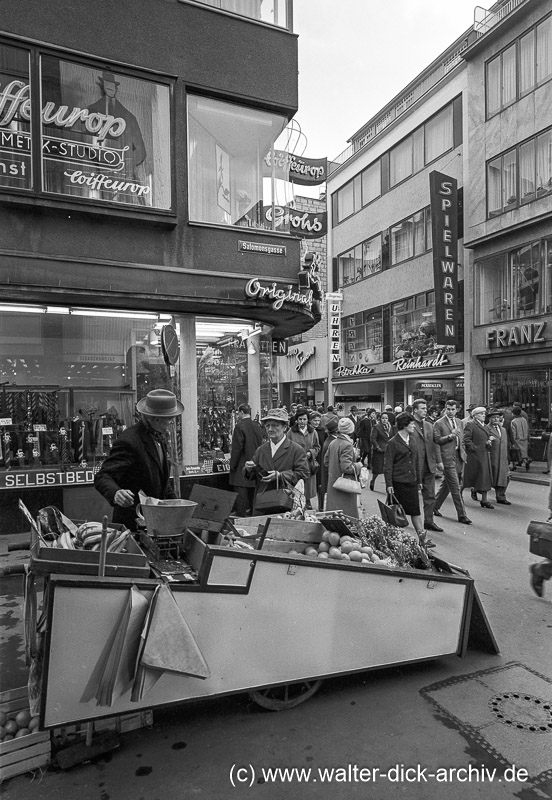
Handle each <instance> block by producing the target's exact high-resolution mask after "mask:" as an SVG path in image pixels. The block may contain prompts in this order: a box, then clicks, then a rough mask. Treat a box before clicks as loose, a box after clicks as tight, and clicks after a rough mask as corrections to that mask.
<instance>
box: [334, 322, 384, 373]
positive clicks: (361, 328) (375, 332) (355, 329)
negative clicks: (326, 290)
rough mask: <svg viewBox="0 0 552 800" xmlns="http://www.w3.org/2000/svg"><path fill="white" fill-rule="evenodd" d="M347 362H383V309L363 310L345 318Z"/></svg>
mask: <svg viewBox="0 0 552 800" xmlns="http://www.w3.org/2000/svg"><path fill="white" fill-rule="evenodd" d="M343 340H344V343H345V363H346V365H347V366H354V365H355V364H381V363H382V362H383V316H382V311H381V309H379V310H377V311H362V312H359V313H358V314H352V315H351V316H350V317H344V318H343Z"/></svg>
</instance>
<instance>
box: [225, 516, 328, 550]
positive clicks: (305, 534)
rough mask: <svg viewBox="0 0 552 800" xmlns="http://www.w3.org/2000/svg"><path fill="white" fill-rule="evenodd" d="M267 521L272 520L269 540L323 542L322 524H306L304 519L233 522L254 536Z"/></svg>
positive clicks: (259, 518)
mask: <svg viewBox="0 0 552 800" xmlns="http://www.w3.org/2000/svg"><path fill="white" fill-rule="evenodd" d="M267 519H270V525H269V526H268V533H267V538H270V539H282V540H290V541H293V542H314V543H315V544H318V543H319V542H321V541H322V534H323V533H324V526H323V525H322V524H321V523H320V522H305V520H302V519H286V518H284V517H273V516H271V517H267V516H264V517H236V518H235V519H234V520H233V522H234V526H235V527H236V528H243V529H244V530H245V531H247V533H248V534H252V533H257V530H258V528H259V525H264V524H265V522H266V520H267ZM263 549H266V548H263Z"/></svg>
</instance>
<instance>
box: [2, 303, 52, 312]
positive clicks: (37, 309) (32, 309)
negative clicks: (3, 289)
mask: <svg viewBox="0 0 552 800" xmlns="http://www.w3.org/2000/svg"><path fill="white" fill-rule="evenodd" d="M0 311H13V312H14V313H15V314H45V313H46V309H45V308H44V306H14V305H12V304H11V303H0Z"/></svg>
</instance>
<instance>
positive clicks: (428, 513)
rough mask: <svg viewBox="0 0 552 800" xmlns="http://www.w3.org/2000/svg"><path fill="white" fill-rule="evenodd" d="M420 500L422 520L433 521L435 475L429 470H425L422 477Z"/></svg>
mask: <svg viewBox="0 0 552 800" xmlns="http://www.w3.org/2000/svg"><path fill="white" fill-rule="evenodd" d="M422 500H423V502H424V522H433V509H434V508H435V475H434V474H433V472H430V471H429V470H425V471H424V474H423V477H422Z"/></svg>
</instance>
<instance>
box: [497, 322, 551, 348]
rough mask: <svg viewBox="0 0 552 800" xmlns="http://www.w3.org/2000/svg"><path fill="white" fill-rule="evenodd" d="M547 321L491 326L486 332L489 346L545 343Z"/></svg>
mask: <svg viewBox="0 0 552 800" xmlns="http://www.w3.org/2000/svg"><path fill="white" fill-rule="evenodd" d="M545 328H546V322H529V323H527V324H525V325H512V326H510V327H507V328H506V327H504V328H490V329H489V330H488V331H487V333H486V338H487V346H488V347H512V346H513V345H526V344H545V343H546V338H545V336H544V330H545Z"/></svg>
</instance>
